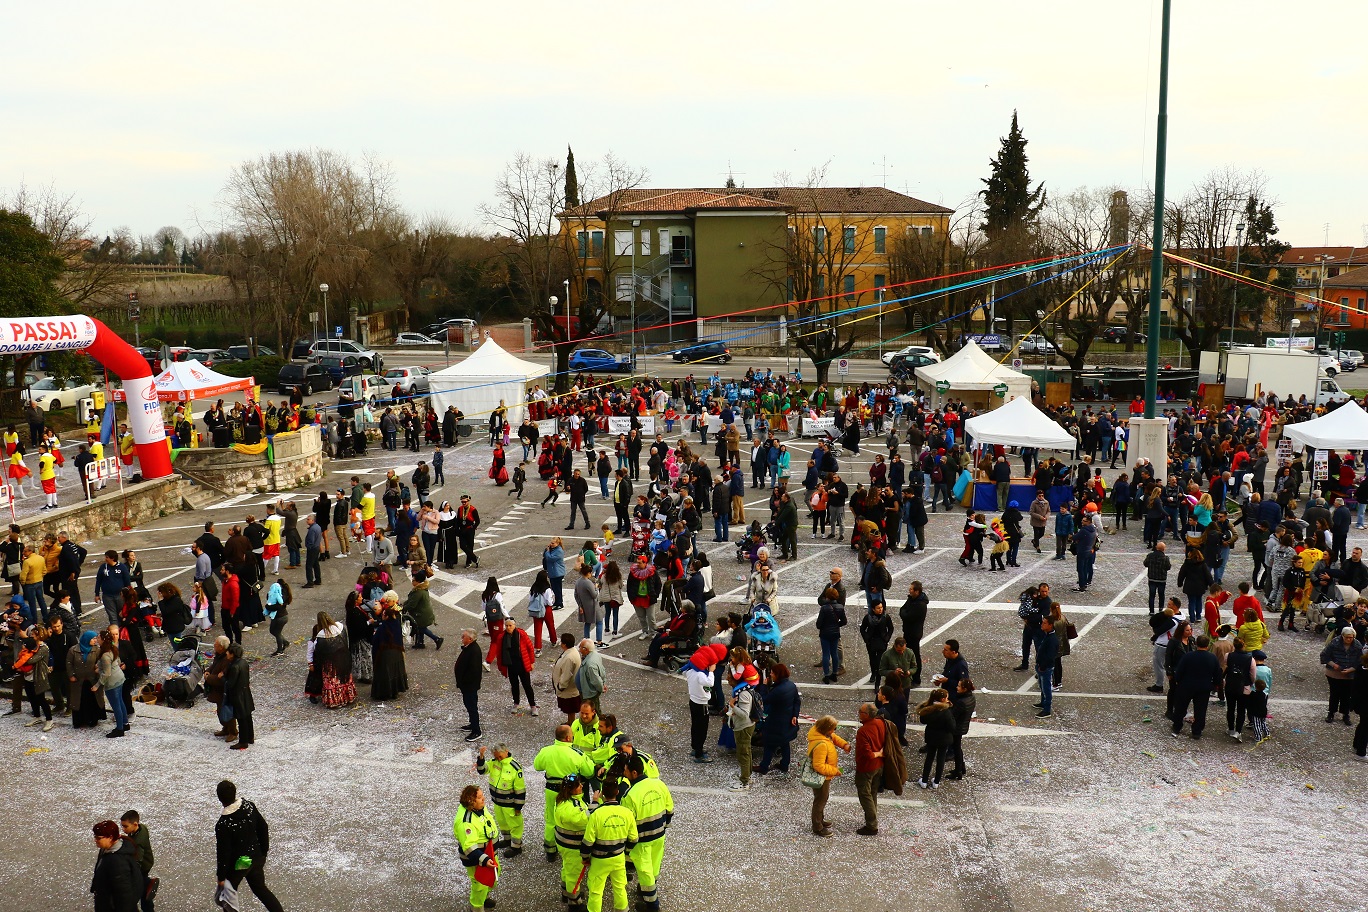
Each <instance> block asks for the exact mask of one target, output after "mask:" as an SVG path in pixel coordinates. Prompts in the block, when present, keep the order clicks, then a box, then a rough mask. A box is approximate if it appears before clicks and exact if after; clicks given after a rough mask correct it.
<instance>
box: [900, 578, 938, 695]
mask: <svg viewBox="0 0 1368 912" xmlns="http://www.w3.org/2000/svg"><path fill="white" fill-rule="evenodd" d="M929 603H930V599H928V598H927V597H926V593H925V592H924V591H922V584H921V580H913V581H912V584H911V585H910V586H908V587H907V601H905V602H903V605H902V607H901V608H899V609H898V617H899V619H901V620H902V635H903V639H904V640H906V641H907V646H908V648H909V649H911V650H912V655H914V656H916V658H917V670H916V671H914V672H913V673H912V686H913V687H921V667H922V657H921V641H922V633H923V630H924V629H925V627H926V609H927V606H928V605H929Z"/></svg>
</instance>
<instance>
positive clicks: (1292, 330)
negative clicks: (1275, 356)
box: [1287, 317, 1301, 351]
mask: <svg viewBox="0 0 1368 912" xmlns="http://www.w3.org/2000/svg"><path fill="white" fill-rule="evenodd" d="M1299 326H1301V320H1298V319H1297V318H1296V317H1293V318H1292V320H1291V322H1289V323H1288V324H1287V350H1288V351H1291V350H1292V341H1293V340H1294V339H1296V338H1297V327H1299Z"/></svg>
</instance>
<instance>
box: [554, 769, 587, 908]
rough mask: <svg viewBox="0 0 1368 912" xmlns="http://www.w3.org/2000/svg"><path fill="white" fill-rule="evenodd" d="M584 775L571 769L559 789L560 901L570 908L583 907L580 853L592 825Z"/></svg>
mask: <svg viewBox="0 0 1368 912" xmlns="http://www.w3.org/2000/svg"><path fill="white" fill-rule="evenodd" d="M585 781H586V780H585V779H583V778H582V777H580V776H577V775H575V774H574V773H571V774H570V775H568V776H566V777H565V778H564V779H562V780H561V787H560V791H558V792H556V851H558V852H560V858H561V902H563V903H566V904H567V905H569V906H570V912H583V910H584V876H583V875H584V873H585V870H584V868H585V861H584V858H583V857H582V856H581V855H580V850H581V848H582V847H583V845H584V828H585V827H586V826H588V825H589V810H590V808H589V803H588V802H587V801H586V800H585V798H584V783H585Z"/></svg>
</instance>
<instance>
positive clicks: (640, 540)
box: [632, 522, 651, 560]
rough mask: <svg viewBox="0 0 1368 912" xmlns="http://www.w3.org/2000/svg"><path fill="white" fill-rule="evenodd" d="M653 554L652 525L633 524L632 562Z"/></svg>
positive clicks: (643, 523) (646, 523)
mask: <svg viewBox="0 0 1368 912" xmlns="http://www.w3.org/2000/svg"><path fill="white" fill-rule="evenodd" d="M650 553H651V524H650V523H648V522H633V523H632V560H636V559H637V558H638V557H640V556H641V555H643V554H646V555H649V554H650Z"/></svg>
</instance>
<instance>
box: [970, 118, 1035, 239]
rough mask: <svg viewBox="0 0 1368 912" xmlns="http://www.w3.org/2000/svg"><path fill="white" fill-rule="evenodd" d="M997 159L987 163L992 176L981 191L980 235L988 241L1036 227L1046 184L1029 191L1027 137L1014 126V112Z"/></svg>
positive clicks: (1015, 120) (1015, 121) (1016, 125)
mask: <svg viewBox="0 0 1368 912" xmlns="http://www.w3.org/2000/svg"><path fill="white" fill-rule="evenodd" d="M1001 143H1002V145H1001V148H999V149H998V154H997V157H996V158H994V159H993V160H991V161H990V162H988V167H989V168H990V169H992V175H991V176H990V177H988V178H986V179H985V180H984V181H983V183H984V185H985V186H984V189H983V191H982V196H983V204H984V209H985V216H986V218H987V221H985V222H984V223H983V231H984V233H985V234H987V235H988V239H989V241H996V240H998V239H1000V238H1003V237H1005V236H1011V235H1017V234H1019V233H1020V232H1021V231H1022V230H1023V229H1024V230H1030V229H1032V228H1033V227H1034V226H1035V222H1036V218H1037V216H1038V215H1039V213H1040V210H1041V208H1042V207H1043V206H1044V205H1045V184H1044V182H1041V183H1040V184H1037V185H1036V188H1035V189H1034V190H1032V189H1031V171H1030V168H1029V166H1028V162H1029V159H1028V158H1027V157H1026V137H1025V136H1023V135H1022V133H1021V127H1020V126H1019V125H1018V124H1017V112H1016V111H1013V112H1012V129H1011V131H1010V132H1009V133H1008V134H1007V135H1006V136H1005V137H1003V139H1002V140H1001Z"/></svg>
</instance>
